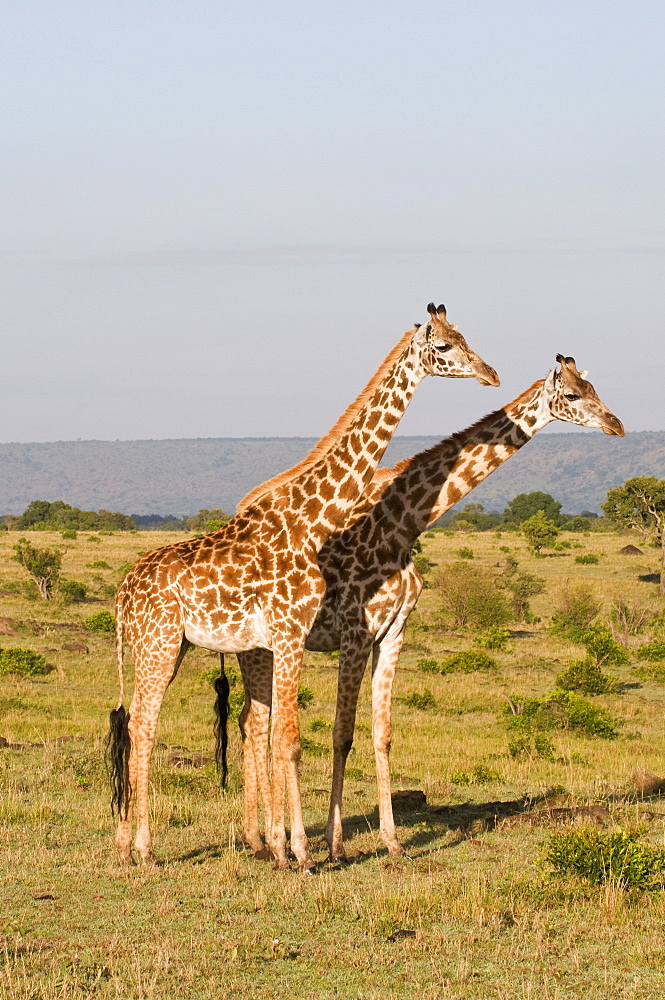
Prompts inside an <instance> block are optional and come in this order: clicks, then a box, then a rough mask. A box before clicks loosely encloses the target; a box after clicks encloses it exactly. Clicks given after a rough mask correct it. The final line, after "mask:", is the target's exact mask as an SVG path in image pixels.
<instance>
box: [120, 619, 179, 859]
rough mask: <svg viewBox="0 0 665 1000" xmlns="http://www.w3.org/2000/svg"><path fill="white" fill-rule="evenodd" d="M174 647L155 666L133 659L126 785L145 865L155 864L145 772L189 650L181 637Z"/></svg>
mask: <svg viewBox="0 0 665 1000" xmlns="http://www.w3.org/2000/svg"><path fill="white" fill-rule="evenodd" d="M177 643H178V644H177V646H175V643H174V646H173V647H172V651H171V655H170V656H167V655H164V653H163V651H162V650H160V653H161V655H160V657H159V661H158V662H155V661H156V656H154V655H153V657H151V658H150V660H148V661H147V662H146V660H147V658H145V659H144V658H140V657H137V658H136V660H137V662H136V691H135V694H134V700H135V701H136V708H137V711H136V712H135V716H134V719H132V718H130V720H129V727H130V736H131V740H132V752H133V753H134V754H135V760H134V761H132V759H131V757H130V781H131V780H133V782H134V783H133V789H134V795H135V796H136V805H135V808H136V837H135V838H134V847H135V849H136V850H137V852H138V853H139V855H140V857H141V858H142V859H143V861H145V862H154V861H155V855H154V853H153V850H152V836H151V834H150V819H149V797H150V785H149V771H150V757H151V755H152V748H153V745H154V742H155V733H156V731H157V722H158V720H159V711H160V709H161V707H162V701H163V700H164V694H165V693H166V689H167V687H168V686H169V684H170V683H171V681H172V680H173V678H174V677H175V675H176V673H177V672H178V667H179V666H180V663H181V662H182V658H183V656H184V655H185V652H186V651H187V648H188V646H189V643H188V642H187V641H186V640H184V639H183V638H182V635H179V636H178V637H177Z"/></svg>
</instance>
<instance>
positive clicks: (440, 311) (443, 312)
mask: <svg viewBox="0 0 665 1000" xmlns="http://www.w3.org/2000/svg"><path fill="white" fill-rule="evenodd" d="M436 311H437V313H438V316H439V319H445V318H446V307H445V306H444V305H443V303H442V304H441V305H440V306H439V307H438V309H437V310H436Z"/></svg>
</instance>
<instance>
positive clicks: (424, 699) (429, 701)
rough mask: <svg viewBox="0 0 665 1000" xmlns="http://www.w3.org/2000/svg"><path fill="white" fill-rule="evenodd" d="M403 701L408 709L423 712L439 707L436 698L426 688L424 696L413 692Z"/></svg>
mask: <svg viewBox="0 0 665 1000" xmlns="http://www.w3.org/2000/svg"><path fill="white" fill-rule="evenodd" d="M402 700H403V702H404V704H405V705H406V706H407V707H408V708H417V709H418V710H419V711H421V712H428V711H429V710H430V709H432V708H436V707H437V703H436V698H435V697H434V695H433V694H432V692H431V691H430V689H429V688H425V690H424V691H423V692H422V694H421V693H420V692H419V691H411V693H410V694H408V695H406V697H405V698H403V699H402Z"/></svg>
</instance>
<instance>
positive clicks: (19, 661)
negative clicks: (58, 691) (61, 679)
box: [0, 646, 55, 677]
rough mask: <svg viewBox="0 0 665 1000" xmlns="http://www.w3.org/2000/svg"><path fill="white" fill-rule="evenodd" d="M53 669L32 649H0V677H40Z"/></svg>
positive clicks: (18, 647)
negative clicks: (4, 675) (12, 675)
mask: <svg viewBox="0 0 665 1000" xmlns="http://www.w3.org/2000/svg"><path fill="white" fill-rule="evenodd" d="M54 669H55V668H54V667H53V666H52V665H51V664H50V663H47V662H46V660H45V659H44V657H43V656H42V655H41V654H40V653H35V651H34V650H32V649H22V648H21V647H20V646H17V647H14V648H13V649H0V675H2V674H17V675H18V676H19V677H41V676H43V675H44V674H50V673H51V671H52V670H54Z"/></svg>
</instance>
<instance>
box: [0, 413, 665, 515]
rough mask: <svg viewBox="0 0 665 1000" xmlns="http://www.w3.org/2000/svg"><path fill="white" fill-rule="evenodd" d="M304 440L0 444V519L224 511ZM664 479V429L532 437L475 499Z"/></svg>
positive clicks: (587, 493)
mask: <svg viewBox="0 0 665 1000" xmlns="http://www.w3.org/2000/svg"><path fill="white" fill-rule="evenodd" d="M437 440H439V439H438V438H436V437H396V438H395V439H394V440H393V441H392V443H391V445H390V447H389V449H388V452H387V454H386V458H385V461H384V463H383V464H384V465H393V464H394V463H395V462H397V461H398V460H399V459H401V458H405V457H407V456H408V455H413V454H415V453H416V452H418V451H421V450H423V449H424V448H428V447H430V446H431V445H432V444H434V443H435V442H436V441H437ZM313 444H314V439H313V438H194V439H191V440H190V439H185V438H183V439H177V440H166V441H57V442H50V443H37V444H0V514H20V513H21V512H22V511H23V510H25V508H26V507H27V506H28V504H29V503H30V501H32V500H64V501H65V502H66V503H68V504H72V505H73V506H75V507H81V508H83V509H86V510H99V509H100V508H104V509H106V510H118V511H123V512H124V513H127V514H149V513H160V514H180V515H182V514H191V513H194V512H196V511H197V510H199V509H200V508H202V507H222V508H224V510H227V511H229V512H230V513H231V512H233V511H234V510H235V505H236V503H237V502H238V500H240V499H241V497H243V496H244V495H245V493H247V492H248V491H249V490H250V489H251V488H252V487H253V486H255V485H256V484H257V483H260V482H262V481H263V480H264V479H267V478H268V477H269V476H272V475H274V474H275V473H277V472H280V471H281V470H283V469H287V468H289V467H290V466H291V465H294V464H295V463H296V462H297V461H298V460H299V459H300V458H302V457H303V455H305V454H306V453H307V451H308V450H309V449H310V448H311V447H312V445H313ZM642 475H654V476H657V477H658V478H659V479H662V478H665V431H638V432H633V433H630V434H627V435H626V437H625V438H609V437H606V436H605V435H604V434H601V433H600V432H597V433H589V432H587V433H570V434H547V433H545V434H540V435H538V436H537V437H536V438H534V440H533V441H531V442H529V444H527V445H526V446H525V447H524V448H523V449H522V451H520V452H519V453H518V454H517V455H515V456H514V457H513V458H511V459H510V460H509V461H508V462H506V464H505V465H503V466H501V468H499V469H497V471H496V472H495V473H494V474H493V475H492V476H490V477H489V479H487V480H486V482H485V483H483V484H481V485H480V486H479V487H478V488H477V489H476V490H475V491H474V493H473V495H472V497H470V499H472V500H473V501H474V502H481V503H484V504H485V507H486V508H487V509H492V508H495V509H499V510H502V509H503V507H505V505H506V503H507V502H508V500H510V499H511V498H512V497H514V496H515V494H517V493H529V492H531V491H532V490H544V491H545V492H546V493H551V494H552V495H553V496H554V497H555V498H556V499H557V500H560V501H561V502H562V504H563V508H564V510H565V511H566V512H570V513H575V512H578V511H580V510H584V509H589V510H596V509H597V507H598V504H599V503H600V502H601V501H602V500H604V499H605V494H606V493H607V490H608V489H609V488H610V487H611V486H615V485H616V484H617V483H622V482H623V481H624V480H625V479H628V478H629V477H630V476H642Z"/></svg>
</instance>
